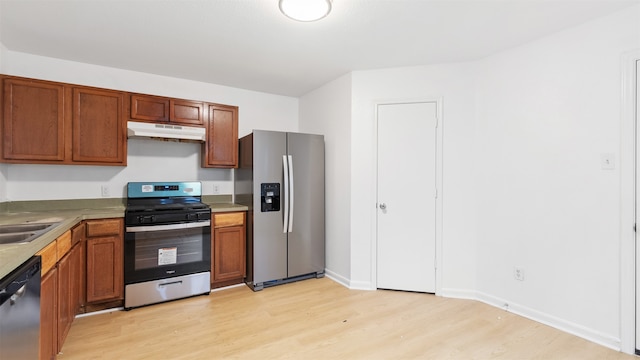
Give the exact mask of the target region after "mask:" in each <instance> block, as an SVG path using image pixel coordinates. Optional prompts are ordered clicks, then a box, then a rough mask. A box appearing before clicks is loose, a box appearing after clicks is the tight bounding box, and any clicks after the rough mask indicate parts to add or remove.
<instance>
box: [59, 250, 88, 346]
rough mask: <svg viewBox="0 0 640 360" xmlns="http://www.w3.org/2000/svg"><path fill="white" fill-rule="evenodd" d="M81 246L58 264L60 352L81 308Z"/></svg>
mask: <svg viewBox="0 0 640 360" xmlns="http://www.w3.org/2000/svg"><path fill="white" fill-rule="evenodd" d="M81 255H82V254H81V252H80V244H76V245H74V246H73V247H72V248H71V250H70V251H69V253H67V254H66V255H65V256H64V257H62V259H60V261H59V262H58V294H57V295H58V331H57V333H58V339H57V341H58V350H60V349H62V344H64V340H65V339H66V337H67V334H68V333H69V329H71V323H72V322H73V319H74V318H75V316H76V314H77V313H78V310H79V308H80V303H79V295H78V293H79V292H80V275H81V271H80V257H81Z"/></svg>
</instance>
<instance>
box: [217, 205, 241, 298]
mask: <svg viewBox="0 0 640 360" xmlns="http://www.w3.org/2000/svg"><path fill="white" fill-rule="evenodd" d="M245 218H246V212H244V211H241V212H230V213H217V214H214V215H213V219H214V220H213V234H212V241H213V243H212V246H211V252H212V254H211V264H212V265H211V286H212V287H214V288H216V287H222V286H228V285H233V284H239V283H242V282H243V281H244V277H245V276H246V273H247V267H246V243H247V241H246V230H245V222H246V220H245Z"/></svg>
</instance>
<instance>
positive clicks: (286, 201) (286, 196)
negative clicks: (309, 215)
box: [282, 155, 289, 234]
mask: <svg viewBox="0 0 640 360" xmlns="http://www.w3.org/2000/svg"><path fill="white" fill-rule="evenodd" d="M282 168H283V169H284V212H283V214H282V218H283V222H284V224H283V226H282V232H283V233H285V234H286V233H287V230H288V229H289V162H288V161H287V155H282Z"/></svg>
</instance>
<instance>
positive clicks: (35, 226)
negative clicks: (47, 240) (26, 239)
mask: <svg viewBox="0 0 640 360" xmlns="http://www.w3.org/2000/svg"><path fill="white" fill-rule="evenodd" d="M51 225H53V224H51V223H44V224H42V223H29V224H9V225H0V234H11V233H21V232H28V231H34V232H35V231H40V230H44V229H46V228H48V227H50V226H51Z"/></svg>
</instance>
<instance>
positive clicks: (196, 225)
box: [126, 220, 211, 233]
mask: <svg viewBox="0 0 640 360" xmlns="http://www.w3.org/2000/svg"><path fill="white" fill-rule="evenodd" d="M206 226H211V221H210V220H207V221H197V222H189V223H180V224H169V225H148V226H127V227H126V231H127V232H132V233H134V232H151V231H166V230H178V229H192V228H200V227H206Z"/></svg>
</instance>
